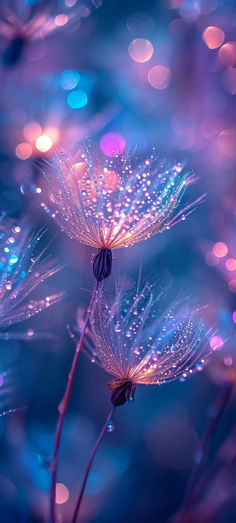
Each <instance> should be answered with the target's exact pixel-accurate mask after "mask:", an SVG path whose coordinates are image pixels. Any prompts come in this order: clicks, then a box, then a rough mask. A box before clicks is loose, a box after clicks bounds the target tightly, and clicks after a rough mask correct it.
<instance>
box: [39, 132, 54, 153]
mask: <svg viewBox="0 0 236 523" xmlns="http://www.w3.org/2000/svg"><path fill="white" fill-rule="evenodd" d="M52 146H53V141H52V139H51V138H50V136H48V135H47V134H42V135H41V136H39V137H38V138H37V140H36V142H35V147H36V149H38V151H40V152H41V153H46V152H47V151H50V149H51V148H52Z"/></svg>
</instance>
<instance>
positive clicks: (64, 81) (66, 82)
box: [59, 69, 80, 91]
mask: <svg viewBox="0 0 236 523" xmlns="http://www.w3.org/2000/svg"><path fill="white" fill-rule="evenodd" d="M79 81H80V75H79V73H78V72H77V71H73V70H72V69H68V70H67V71H63V72H62V73H61V74H60V77H59V84H60V86H61V87H62V89H65V91H70V90H71V89H74V88H75V87H76V86H77V85H78V83H79Z"/></svg>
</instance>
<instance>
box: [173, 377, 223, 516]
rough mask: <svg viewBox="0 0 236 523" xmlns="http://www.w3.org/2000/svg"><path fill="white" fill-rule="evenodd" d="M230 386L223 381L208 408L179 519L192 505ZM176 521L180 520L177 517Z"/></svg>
mask: <svg viewBox="0 0 236 523" xmlns="http://www.w3.org/2000/svg"><path fill="white" fill-rule="evenodd" d="M232 388H233V382H226V383H224V384H223V385H222V386H221V388H220V390H219V392H218V394H217V395H216V398H215V400H214V402H213V404H212V405H211V407H210V409H209V420H208V422H207V425H206V428H205V431H204V433H203V437H202V441H201V443H200V446H199V449H198V454H199V460H198V462H197V463H196V465H195V466H194V467H193V470H192V472H191V474H190V478H189V481H188V484H187V487H186V491H185V496H184V502H183V505H182V509H181V510H180V519H181V517H183V514H184V513H185V510H186V509H187V507H189V504H190V503H191V505H192V503H193V500H194V498H195V495H196V489H195V487H196V484H197V482H198V480H199V478H200V476H201V472H202V469H203V467H204V465H205V463H206V461H207V458H208V456H209V452H210V449H211V446H212V443H213V439H214V436H215V432H216V429H217V427H218V424H219V422H220V420H221V418H222V415H223V413H224V411H225V408H226V406H227V404H228V401H229V398H230V394H231V391H232ZM177 521H180V520H179V519H178V518H177ZM181 521H182V520H181Z"/></svg>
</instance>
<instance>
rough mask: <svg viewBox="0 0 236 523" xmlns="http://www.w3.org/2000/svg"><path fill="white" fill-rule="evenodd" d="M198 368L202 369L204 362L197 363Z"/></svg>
mask: <svg viewBox="0 0 236 523" xmlns="http://www.w3.org/2000/svg"><path fill="white" fill-rule="evenodd" d="M196 369H197V370H199V371H201V370H202V369H203V364H202V363H197V365H196Z"/></svg>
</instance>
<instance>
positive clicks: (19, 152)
mask: <svg viewBox="0 0 236 523" xmlns="http://www.w3.org/2000/svg"><path fill="white" fill-rule="evenodd" d="M32 152H33V149H32V147H31V145H30V144H29V143H27V142H23V143H19V144H18V145H17V146H16V150H15V153H16V156H17V158H19V159H20V160H27V159H28V158H30V156H31V154H32Z"/></svg>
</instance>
